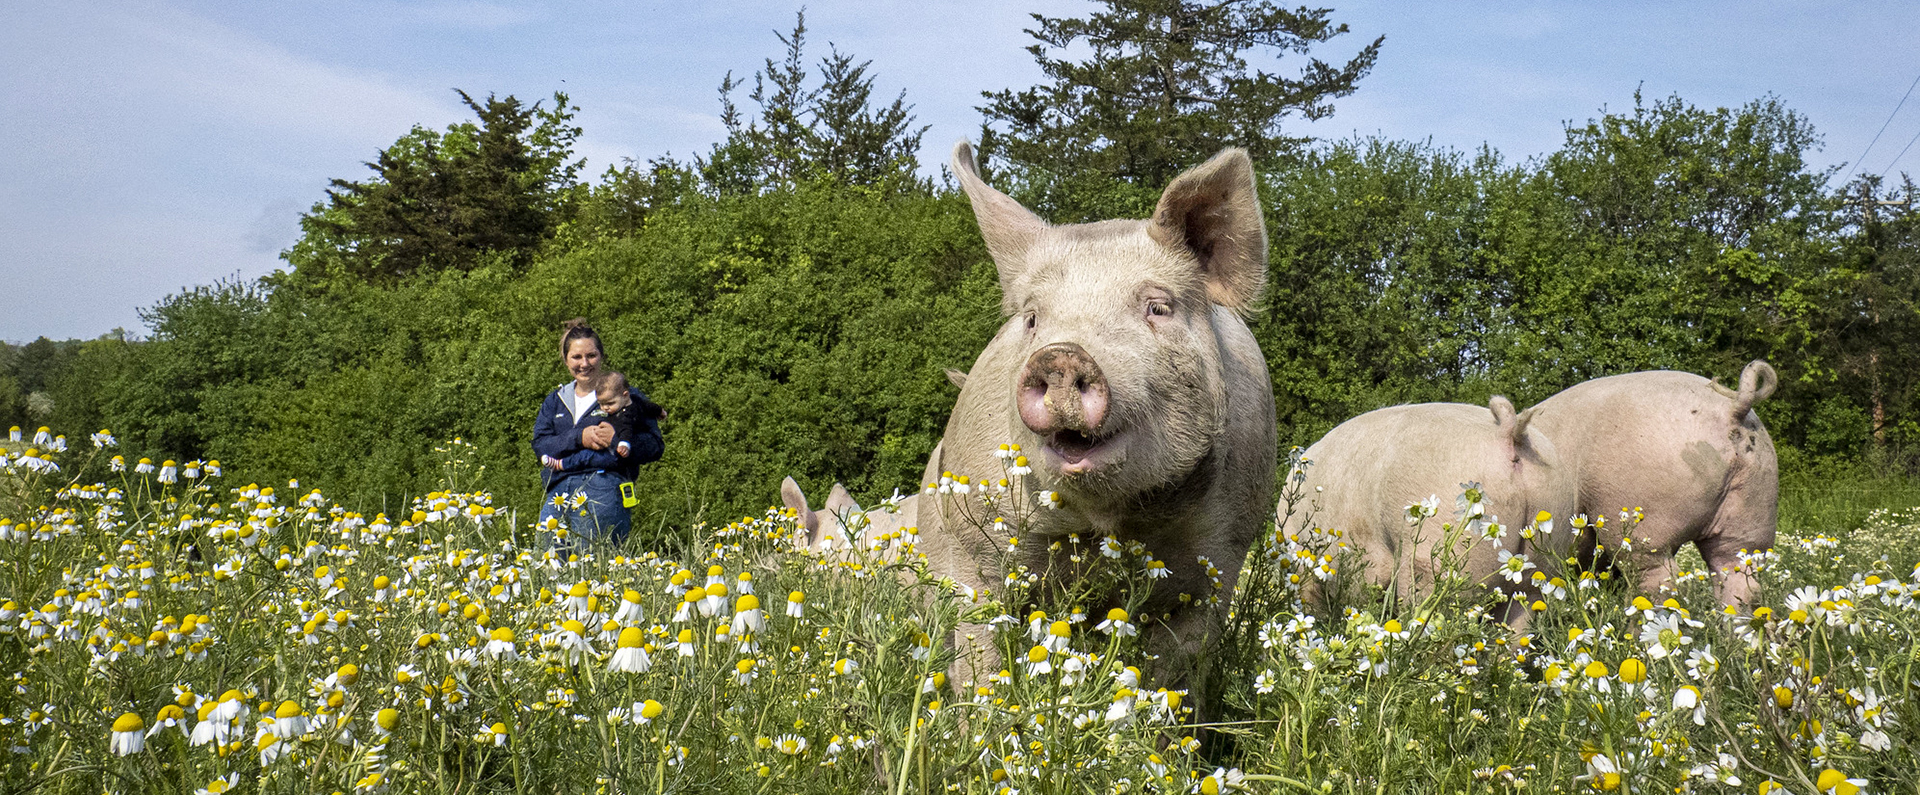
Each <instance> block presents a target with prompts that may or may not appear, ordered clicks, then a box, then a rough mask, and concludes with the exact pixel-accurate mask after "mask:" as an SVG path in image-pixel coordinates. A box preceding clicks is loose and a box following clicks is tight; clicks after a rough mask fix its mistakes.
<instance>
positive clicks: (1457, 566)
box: [1278, 395, 1575, 626]
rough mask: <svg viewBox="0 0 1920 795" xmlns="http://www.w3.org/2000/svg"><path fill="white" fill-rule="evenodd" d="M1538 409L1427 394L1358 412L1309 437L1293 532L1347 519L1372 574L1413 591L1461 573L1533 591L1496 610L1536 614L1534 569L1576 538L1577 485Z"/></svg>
mask: <svg viewBox="0 0 1920 795" xmlns="http://www.w3.org/2000/svg"><path fill="white" fill-rule="evenodd" d="M1530 413H1531V412H1529V414H1530ZM1531 419H1532V417H1530V416H1529V415H1528V414H1516V413H1515V412H1514V410H1513V404H1512V403H1511V402H1509V401H1508V400H1507V399H1506V398H1504V397H1500V396H1498V395H1495V396H1494V397H1493V398H1492V399H1491V400H1489V401H1488V405H1487V406H1485V407H1482V406H1472V405H1467V404H1463V403H1416V404H1412V405H1405V406H1391V407H1388V408H1384V409H1380V410H1378V411H1370V412H1367V413H1365V414H1362V415H1360V416H1358V417H1355V418H1353V419H1350V420H1347V421H1346V422H1344V423H1341V424H1340V426H1339V427H1337V428H1334V429H1333V430H1332V431H1331V432H1329V433H1328V434H1327V435H1326V436H1324V437H1321V439H1320V441H1318V442H1314V444H1313V446H1312V447H1309V448H1307V451H1306V453H1305V456H1304V457H1305V459H1306V460H1307V461H1308V462H1310V465H1309V466H1307V468H1306V480H1305V482H1304V483H1303V488H1302V492H1303V495H1304V498H1305V504H1302V505H1294V506H1291V507H1292V509H1293V510H1291V511H1289V510H1288V508H1289V507H1290V506H1288V505H1285V504H1281V505H1280V506H1279V509H1278V511H1279V513H1278V521H1279V522H1280V523H1281V525H1282V527H1283V535H1285V536H1287V537H1296V536H1300V535H1301V534H1303V533H1304V532H1305V531H1307V530H1308V529H1310V528H1320V529H1321V530H1323V531H1324V532H1326V533H1333V532H1336V531H1337V532H1338V533H1339V536H1338V538H1339V539H1340V540H1341V541H1344V542H1345V543H1346V545H1347V546H1348V547H1349V548H1351V549H1353V550H1355V551H1357V552H1358V553H1359V557H1360V558H1361V560H1362V561H1363V562H1364V564H1365V566H1366V575H1365V576H1366V579H1367V580H1368V581H1370V582H1372V583H1374V584H1377V585H1380V586H1382V587H1385V588H1387V589H1389V590H1390V591H1393V592H1394V593H1396V594H1398V595H1399V596H1400V598H1402V599H1406V600H1413V601H1419V600H1423V599H1425V598H1426V597H1427V596H1429V595H1431V594H1432V593H1433V592H1434V589H1435V587H1436V584H1437V582H1438V581H1439V580H1441V579H1442V578H1444V577H1446V576H1448V575H1451V574H1463V575H1464V576H1465V577H1466V581H1467V583H1468V584H1475V585H1479V586H1481V587H1483V588H1486V589H1488V590H1489V591H1497V592H1499V593H1503V594H1507V595H1512V594H1516V593H1517V594H1526V595H1528V596H1529V598H1528V599H1525V600H1519V601H1508V600H1505V599H1503V600H1501V602H1502V606H1500V607H1499V608H1498V609H1499V610H1500V611H1502V612H1496V613H1495V615H1496V616H1503V617H1504V618H1505V620H1506V621H1507V623H1508V624H1510V625H1513V626H1525V624H1526V623H1527V619H1528V617H1529V615H1530V614H1529V613H1528V610H1527V603H1528V602H1530V601H1532V600H1531V598H1530V596H1531V594H1532V593H1533V591H1534V582H1533V574H1534V572H1535V571H1537V570H1538V566H1539V564H1540V563H1542V562H1545V561H1546V560H1548V559H1551V558H1554V557H1557V554H1558V553H1557V550H1558V549H1559V548H1564V547H1566V546H1567V544H1566V543H1565V540H1564V539H1566V538H1567V537H1568V536H1569V535H1570V534H1569V533H1568V531H1567V530H1565V529H1561V528H1564V527H1565V524H1566V522H1565V520H1566V516H1567V514H1568V512H1569V511H1571V510H1572V508H1573V505H1574V497H1575V487H1574V480H1573V472H1572V470H1571V469H1570V468H1569V467H1567V466H1566V465H1565V464H1564V463H1563V462H1562V461H1561V457H1560V453H1559V452H1558V450H1557V448H1556V447H1555V446H1554V443H1553V442H1552V441H1550V440H1549V439H1548V437H1546V436H1545V435H1544V434H1542V433H1540V431H1539V430H1538V429H1537V425H1538V424H1537V423H1532V422H1530V420H1531ZM1530 426H1533V427H1530ZM1556 525H1558V527H1556ZM1556 538H1558V539H1560V540H1561V541H1560V543H1557V544H1556V543H1555V539H1556ZM1323 565H1330V564H1323Z"/></svg>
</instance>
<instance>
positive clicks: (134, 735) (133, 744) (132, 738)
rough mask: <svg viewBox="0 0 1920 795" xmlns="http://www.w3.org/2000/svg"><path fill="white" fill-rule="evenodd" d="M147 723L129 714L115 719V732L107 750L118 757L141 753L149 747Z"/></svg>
mask: <svg viewBox="0 0 1920 795" xmlns="http://www.w3.org/2000/svg"><path fill="white" fill-rule="evenodd" d="M146 728H147V722H146V720H144V719H142V718H141V717H140V716H139V715H137V714H135V713H132V712H128V713H126V714H123V715H121V716H120V717H119V718H117V719H115V720H114V722H113V731H112V733H111V735H110V736H109V737H108V738H107V749H108V750H110V751H112V752H113V753H114V755H116V756H127V755H129V754H137V753H140V751H141V749H144V748H146V747H147V734H146Z"/></svg>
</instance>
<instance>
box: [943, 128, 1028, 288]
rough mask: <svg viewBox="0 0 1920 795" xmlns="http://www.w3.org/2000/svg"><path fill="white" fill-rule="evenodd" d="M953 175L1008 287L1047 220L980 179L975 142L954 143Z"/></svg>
mask: <svg viewBox="0 0 1920 795" xmlns="http://www.w3.org/2000/svg"><path fill="white" fill-rule="evenodd" d="M953 175H954V176H955V177H956V178H958V179H959V180H960V189H961V190H964V191H966V192H967V201H968V202H970V203H972V204H973V217H974V218H976V219H978V220H979V221H980V236H981V237H982V238H984V239H986V241H987V253H988V254H991V255H993V264H994V266H995V267H997V268H998V269H999V270H1000V285H1001V286H1002V287H1005V286H1007V285H1008V284H1011V283H1012V282H1013V278H1014V277H1015V276H1018V275H1020V272H1021V271H1024V270H1026V267H1027V249H1029V248H1031V247H1032V246H1033V241H1034V240H1036V239H1038V238H1039V237H1040V233H1041V232H1042V231H1044V230H1045V229H1046V228H1047V222H1046V221H1042V220H1040V216H1037V215H1034V214H1033V212H1032V211H1030V210H1028V209H1027V208H1025V207H1022V206H1020V203H1019V202H1017V201H1014V200H1013V198H1012V197H1010V196H1008V195H1007V194H1004V193H1001V192H1000V191H997V190H994V189H993V186H992V185H988V184H987V183H986V181H985V180H982V179H980V171H979V169H977V168H975V167H974V164H973V146H972V145H971V144H969V143H967V142H966V141H964V140H963V141H961V142H959V143H957V144H954V145H953Z"/></svg>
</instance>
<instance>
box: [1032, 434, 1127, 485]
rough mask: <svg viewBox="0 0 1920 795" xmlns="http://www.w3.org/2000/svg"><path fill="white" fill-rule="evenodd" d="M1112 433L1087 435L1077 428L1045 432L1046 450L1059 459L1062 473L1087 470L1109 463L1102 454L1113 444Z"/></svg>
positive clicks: (1106, 456) (1075, 472) (1107, 456)
mask: <svg viewBox="0 0 1920 795" xmlns="http://www.w3.org/2000/svg"><path fill="white" fill-rule="evenodd" d="M1113 441H1114V437H1113V435H1111V434H1109V435H1105V436H1088V435H1087V434H1085V433H1082V432H1080V431H1077V430H1072V429H1065V430H1058V431H1054V432H1053V433H1050V434H1047V437H1046V446H1047V451H1048V452H1050V453H1052V454H1053V455H1054V456H1055V457H1057V458H1059V459H1060V471H1061V472H1062V473H1064V474H1078V473H1082V472H1088V471H1091V470H1093V469H1095V468H1098V467H1099V466H1101V465H1103V464H1106V463H1110V462H1108V461H1106V459H1108V458H1111V456H1109V455H1103V453H1105V452H1106V451H1108V450H1109V449H1111V448H1112V447H1113V446H1114V445H1113Z"/></svg>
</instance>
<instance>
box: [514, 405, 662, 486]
mask: <svg viewBox="0 0 1920 795" xmlns="http://www.w3.org/2000/svg"><path fill="white" fill-rule="evenodd" d="M572 388H573V384H572V383H566V384H561V385H560V387H559V388H558V389H555V390H553V391H552V392H548V393H547V399H546V400H545V401H543V402H542V403H541V404H540V415H539V416H537V417H535V418H534V419H533V452H534V453H535V454H537V455H543V456H549V457H551V458H555V459H558V460H560V461H561V462H562V468H561V469H559V470H557V471H556V470H552V469H548V468H546V467H541V468H540V472H541V484H540V485H541V486H542V487H545V488H552V487H553V483H554V481H556V480H558V479H560V478H561V477H563V476H566V475H575V474H579V473H582V472H594V471H606V472H613V473H616V474H618V475H619V476H620V477H621V479H623V480H632V479H633V476H634V475H635V474H636V473H638V472H639V471H640V465H641V464H646V463H650V462H653V461H658V460H660V454H661V453H663V452H665V451H666V447H667V446H666V441H665V440H664V439H663V438H661V436H660V422H659V420H656V419H654V418H652V417H648V418H646V419H645V420H644V421H643V422H642V423H641V424H639V425H637V426H636V427H635V428H634V435H633V438H631V439H628V440H626V441H627V442H628V443H629V444H630V445H631V447H630V448H629V449H628V451H627V456H626V457H625V458H622V457H620V455H619V454H617V453H615V452H614V451H613V448H611V447H609V448H608V449H605V450H594V449H591V448H587V447H581V446H580V430H581V429H582V428H586V427H589V426H593V425H598V424H600V423H603V422H606V421H607V420H606V415H605V414H603V413H602V412H601V411H600V407H599V406H594V407H592V408H590V409H588V410H587V412H586V413H585V414H582V415H580V421H579V422H578V423H576V422H574V419H573V412H572V411H570V410H568V409H567V401H566V400H565V399H564V398H561V397H560V390H561V389H572ZM627 395H628V396H629V397H630V398H632V400H633V401H634V402H635V403H640V404H646V405H651V404H652V401H650V400H648V399H647V396H646V394H645V393H643V392H641V391H640V390H638V389H634V388H633V387H631V386H629V387H627Z"/></svg>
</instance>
